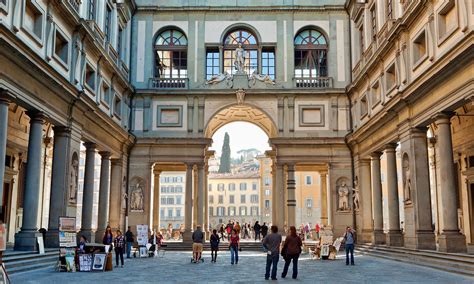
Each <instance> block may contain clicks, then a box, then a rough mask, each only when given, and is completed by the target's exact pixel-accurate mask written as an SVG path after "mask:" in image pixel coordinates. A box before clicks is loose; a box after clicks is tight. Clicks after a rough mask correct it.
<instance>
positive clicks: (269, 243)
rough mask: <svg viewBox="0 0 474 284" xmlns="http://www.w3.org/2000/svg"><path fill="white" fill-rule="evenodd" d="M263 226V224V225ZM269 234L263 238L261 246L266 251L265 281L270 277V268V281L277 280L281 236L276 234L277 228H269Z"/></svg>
mask: <svg viewBox="0 0 474 284" xmlns="http://www.w3.org/2000/svg"><path fill="white" fill-rule="evenodd" d="M263 225H265V223H263ZM270 230H271V234H270V235H268V236H265V238H263V241H262V242H263V246H264V247H265V249H266V250H267V265H266V268H265V280H268V278H269V277H270V268H271V269H272V275H271V276H272V280H277V278H276V275H277V266H278V259H279V258H280V244H281V235H280V234H279V233H278V227H277V226H272V227H271V229H270Z"/></svg>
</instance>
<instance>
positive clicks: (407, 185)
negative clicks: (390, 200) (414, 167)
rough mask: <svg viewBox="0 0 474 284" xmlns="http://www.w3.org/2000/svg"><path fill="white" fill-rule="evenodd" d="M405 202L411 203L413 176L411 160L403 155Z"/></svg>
mask: <svg viewBox="0 0 474 284" xmlns="http://www.w3.org/2000/svg"><path fill="white" fill-rule="evenodd" d="M402 163H403V164H402V167H403V201H404V202H405V203H411V176H410V160H409V159H408V155H407V154H406V153H405V155H403V162H402Z"/></svg>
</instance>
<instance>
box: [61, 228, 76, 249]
mask: <svg viewBox="0 0 474 284" xmlns="http://www.w3.org/2000/svg"><path fill="white" fill-rule="evenodd" d="M76 239H77V234H76V233H75V232H65V231H59V246H60V247H76V246H77V244H76Z"/></svg>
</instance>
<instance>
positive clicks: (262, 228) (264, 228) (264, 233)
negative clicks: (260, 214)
mask: <svg viewBox="0 0 474 284" xmlns="http://www.w3.org/2000/svg"><path fill="white" fill-rule="evenodd" d="M260 230H262V238H265V237H266V236H267V233H268V226H267V223H265V222H263V225H262V227H261V228H260Z"/></svg>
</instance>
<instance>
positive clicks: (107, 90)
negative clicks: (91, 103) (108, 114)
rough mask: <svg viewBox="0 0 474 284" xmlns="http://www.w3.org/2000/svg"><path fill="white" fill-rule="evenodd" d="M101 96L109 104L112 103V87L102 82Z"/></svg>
mask: <svg viewBox="0 0 474 284" xmlns="http://www.w3.org/2000/svg"><path fill="white" fill-rule="evenodd" d="M100 96H101V97H100V98H101V100H102V102H104V103H105V104H106V105H107V106H108V105H109V104H110V88H109V86H107V84H105V83H102V90H101V94H100Z"/></svg>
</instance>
